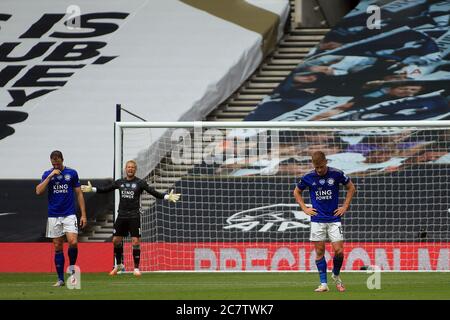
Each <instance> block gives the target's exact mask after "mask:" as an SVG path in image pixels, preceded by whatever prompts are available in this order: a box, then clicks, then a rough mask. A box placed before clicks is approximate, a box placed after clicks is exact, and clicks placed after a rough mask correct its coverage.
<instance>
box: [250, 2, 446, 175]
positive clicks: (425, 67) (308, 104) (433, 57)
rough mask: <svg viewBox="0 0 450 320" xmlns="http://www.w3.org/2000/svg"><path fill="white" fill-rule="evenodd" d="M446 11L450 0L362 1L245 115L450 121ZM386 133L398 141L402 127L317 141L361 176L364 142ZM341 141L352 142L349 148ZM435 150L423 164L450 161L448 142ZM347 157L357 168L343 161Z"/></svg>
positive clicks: (256, 118) (266, 118) (341, 164)
mask: <svg viewBox="0 0 450 320" xmlns="http://www.w3.org/2000/svg"><path fill="white" fill-rule="evenodd" d="M449 12H450V2H449V1H443V0H430V1H426V0H412V1H403V0H384V1H368V0H363V1H361V2H360V3H359V5H358V6H357V7H356V8H355V9H354V10H353V11H352V12H350V13H349V14H348V15H347V16H345V17H344V18H343V19H342V21H341V22H340V23H339V24H338V25H336V26H335V27H334V28H333V29H332V30H331V31H330V32H329V33H327V34H326V36H325V37H324V39H323V40H322V41H321V42H320V43H319V45H318V46H317V47H316V48H314V49H313V50H312V51H311V52H310V53H309V55H308V56H307V57H306V59H305V60H304V61H303V62H302V63H301V64H299V65H298V66H297V68H296V69H295V70H294V71H293V72H292V73H291V74H289V76H288V77H287V78H286V79H285V80H284V81H283V82H282V83H281V84H280V85H279V86H278V87H277V88H276V89H275V90H274V91H273V92H272V94H270V95H269V96H267V97H265V98H264V99H263V101H262V102H261V103H260V104H259V105H258V106H257V108H256V109H255V110H254V111H252V112H251V113H250V114H249V115H248V116H247V117H246V118H245V121H341V120H342V121H353V120H355V121H391V120H392V121H394V120H395V121H407V120H448V119H450V29H449V17H450V15H449ZM413 134H415V133H413ZM370 136H371V137H370ZM382 136H384V138H392V140H395V139H397V138H398V132H396V133H395V135H394V134H378V136H374V134H370V135H369V134H365V135H360V136H359V139H351V140H349V139H348V137H347V136H346V135H345V134H342V133H336V134H335V137H334V138H335V142H333V143H330V144H327V145H325V146H324V145H323V144H322V145H320V146H319V143H317V144H318V146H317V149H323V150H324V151H325V153H326V154H327V156H328V155H329V156H331V157H332V158H333V160H334V161H333V162H334V166H336V167H337V168H338V169H341V170H344V171H345V172H346V173H352V172H347V171H346V170H348V169H352V168H358V170H359V169H360V168H364V167H365V168H366V169H363V170H360V171H359V172H358V173H362V174H364V171H368V170H370V167H371V166H370V165H367V163H369V162H370V161H371V160H369V158H368V157H367V156H368V153H367V152H366V151H367V148H361V142H362V141H365V140H368V139H372V138H375V139H377V138H378V139H380V138H382ZM404 138H405V140H403V142H406V143H407V144H408V143H410V142H411V141H409V140H408V139H409V138H408V137H407V136H405V137H404ZM346 139H347V140H346ZM444 139H446V138H444ZM339 140H344V141H346V142H348V144H347V145H346V147H345V148H341V146H342V145H343V143H342V142H339ZM441 141H442V139H441ZM301 142H304V141H301ZM405 146H406V145H404V144H403V145H400V144H399V146H398V147H396V148H395V149H396V150H400V149H404V148H405ZM409 146H412V144H409ZM311 147H313V146H311ZM407 149H409V147H407ZM355 150H357V151H356V152H355ZM363 150H366V151H363ZM409 150H410V151H411V150H414V147H413V148H411V149H409ZM435 151H436V152H437V153H439V155H438V154H437V153H436V154H435V156H436V157H431V158H428V159H426V157H424V158H423V159H422V160H421V162H424V163H433V162H435V161H436V160H437V159H438V158H439V157H442V158H441V159H440V160H439V163H440V164H444V163H445V164H449V163H450V149H449V148H448V147H442V148H439V149H436V150H435ZM349 153H351V154H349ZM422 153H424V152H423V151H422ZM416 155H417V154H416ZM400 158H401V159H400ZM349 159H353V161H352V162H353V165H352V166H350V165H345V164H346V163H347V164H348V160H349ZM355 159H359V160H355ZM376 161H377V162H379V163H382V162H383V163H386V164H388V165H390V164H392V163H394V164H395V166H398V165H401V164H407V163H410V162H415V160H414V158H413V157H412V156H408V157H399V156H398V155H396V154H395V152H391V155H390V158H389V159H385V158H384V157H379V158H378V160H376ZM372 163H373V161H372ZM353 172H356V171H353ZM292 173H294V171H292ZM248 175H251V174H250V173H249V174H248ZM253 175H256V173H253Z"/></svg>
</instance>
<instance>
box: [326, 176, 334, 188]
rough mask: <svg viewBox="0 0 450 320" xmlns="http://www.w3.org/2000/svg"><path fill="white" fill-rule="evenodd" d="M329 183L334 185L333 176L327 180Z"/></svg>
mask: <svg viewBox="0 0 450 320" xmlns="http://www.w3.org/2000/svg"><path fill="white" fill-rule="evenodd" d="M327 183H328V185H329V186H332V185H333V184H334V179H333V178H329V179H328V180H327Z"/></svg>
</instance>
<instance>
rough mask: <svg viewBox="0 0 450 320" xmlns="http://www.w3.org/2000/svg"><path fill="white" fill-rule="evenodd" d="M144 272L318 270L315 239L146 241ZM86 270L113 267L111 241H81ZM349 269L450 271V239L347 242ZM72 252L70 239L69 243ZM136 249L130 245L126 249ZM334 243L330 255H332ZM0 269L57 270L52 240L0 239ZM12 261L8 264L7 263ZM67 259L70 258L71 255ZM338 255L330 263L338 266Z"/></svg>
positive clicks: (82, 265)
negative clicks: (401, 241)
mask: <svg viewBox="0 0 450 320" xmlns="http://www.w3.org/2000/svg"><path fill="white" fill-rule="evenodd" d="M141 248H142V257H141V269H142V270H143V271H315V270H316V266H315V262H314V260H315V255H314V248H313V245H312V244H311V243H310V242H301V243H293V242H280V243H264V242H261V243H257V244H255V243H244V242H243V243H217V242H214V243H213V242H209V243H208V242H203V243H149V242H145V243H141ZM79 250H80V253H79V259H78V263H77V264H78V265H79V267H80V269H81V271H82V272H107V271H109V270H110V269H111V266H112V263H113V262H112V251H113V247H112V244H111V243H80V244H79ZM345 250H346V258H345V260H344V264H343V268H342V270H343V271H357V270H365V269H367V268H370V267H371V266H372V267H373V266H378V267H379V268H380V269H381V270H382V271H450V262H449V251H450V243H449V242H441V243H434V244H430V243H420V242H404V243H392V242H391V243H386V242H377V243H369V242H353V243H347V244H346V245H345ZM64 251H65V252H67V244H66V247H65V250H64ZM130 251H131V248H130V244H126V245H125V254H129V253H130ZM330 252H332V250H331V247H330V245H329V244H328V245H327V250H326V252H325V256H326V257H327V260H330V257H331V255H330ZM0 261H2V263H0V272H54V271H55V266H54V262H53V245H52V244H51V243H0ZM6 261H7V263H5V262H6ZM66 261H68V259H67V257H66ZM331 261H332V260H330V263H329V264H328V268H329V269H330V270H331V269H332V263H331Z"/></svg>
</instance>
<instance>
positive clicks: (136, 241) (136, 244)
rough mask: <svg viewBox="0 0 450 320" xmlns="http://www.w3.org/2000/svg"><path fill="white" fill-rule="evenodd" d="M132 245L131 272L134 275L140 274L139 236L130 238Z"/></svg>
mask: <svg viewBox="0 0 450 320" xmlns="http://www.w3.org/2000/svg"><path fill="white" fill-rule="evenodd" d="M131 241H132V245H133V260H134V271H133V274H134V275H135V276H140V275H141V271H140V270H139V263H140V260H141V246H140V242H141V241H140V238H139V237H132V238H131Z"/></svg>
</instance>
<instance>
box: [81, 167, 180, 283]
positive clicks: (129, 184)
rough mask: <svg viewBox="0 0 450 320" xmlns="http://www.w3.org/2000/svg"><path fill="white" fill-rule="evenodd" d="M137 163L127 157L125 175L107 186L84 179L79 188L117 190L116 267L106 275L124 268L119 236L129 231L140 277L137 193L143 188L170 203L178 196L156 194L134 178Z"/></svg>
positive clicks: (115, 225) (101, 190)
mask: <svg viewBox="0 0 450 320" xmlns="http://www.w3.org/2000/svg"><path fill="white" fill-rule="evenodd" d="M136 170H137V163H136V161H134V160H129V161H127V162H126V164H125V175H126V176H125V177H124V178H121V179H118V180H116V181H114V182H112V183H111V184H109V185H107V186H102V187H93V186H92V185H91V183H90V182H89V181H88V184H87V185H82V186H81V190H82V191H83V192H98V193H106V192H110V191H113V190H115V189H119V192H120V202H119V210H118V215H117V219H116V221H115V223H114V234H113V240H112V241H113V244H114V255H115V257H116V266H115V267H114V268H113V270H112V271H111V272H110V273H109V274H110V275H112V276H113V275H116V274H117V273H118V272H121V271H123V270H124V265H123V263H122V257H123V246H122V239H123V237H126V236H128V234H131V241H132V246H133V260H134V271H133V274H134V275H135V276H140V275H141V272H140V270H139V262H140V256H141V249H140V238H141V217H140V213H141V205H140V196H141V194H142V192H143V191H144V190H145V191H147V192H148V193H150V194H151V195H152V196H154V197H155V198H158V199H165V200H168V201H170V202H176V201H178V200H179V198H180V194H175V193H173V190H172V191H171V192H170V193H160V192H158V191H156V190H155V189H154V188H152V187H150V186H149V185H148V184H147V182H146V181H144V180H142V179H139V178H137V177H136Z"/></svg>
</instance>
